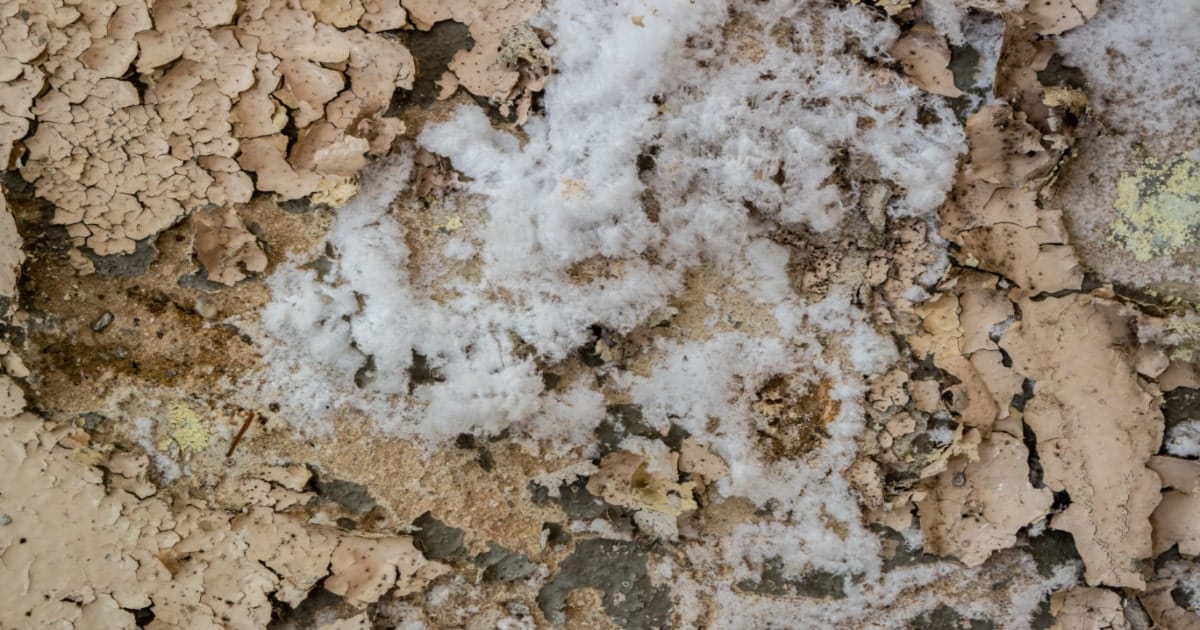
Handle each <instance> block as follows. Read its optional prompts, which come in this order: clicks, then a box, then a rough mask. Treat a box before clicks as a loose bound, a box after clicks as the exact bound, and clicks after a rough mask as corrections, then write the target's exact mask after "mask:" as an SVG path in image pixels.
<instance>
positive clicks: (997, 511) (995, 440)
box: [917, 431, 1054, 566]
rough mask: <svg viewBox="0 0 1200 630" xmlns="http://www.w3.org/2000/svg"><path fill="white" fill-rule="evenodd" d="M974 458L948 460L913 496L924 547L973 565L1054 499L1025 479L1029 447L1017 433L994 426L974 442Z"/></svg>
mask: <svg viewBox="0 0 1200 630" xmlns="http://www.w3.org/2000/svg"><path fill="white" fill-rule="evenodd" d="M978 454H979V459H978V460H976V461H970V460H969V459H968V458H966V457H955V458H953V459H952V460H950V462H949V465H948V466H947V468H946V470H944V471H942V472H941V473H940V474H939V475H938V476H937V477H936V478H934V479H933V480H932V484H930V486H929V487H928V494H926V496H925V498H924V499H922V500H920V501H918V502H917V513H918V517H919V518H920V521H921V533H922V536H923V541H924V550H925V552H926V553H932V554H936V555H952V556H955V557H957V558H958V559H959V560H961V561H962V562H963V563H964V564H966V565H967V566H978V565H980V564H983V562H984V561H985V560H987V558H988V556H990V555H991V554H992V552H994V551H998V550H1000V549H1006V548H1008V547H1011V546H1012V545H1013V544H1014V543H1015V542H1016V540H1017V535H1016V534H1017V530H1019V529H1020V528H1022V527H1024V526H1026V525H1029V524H1030V523H1033V522H1036V521H1038V520H1040V519H1041V518H1042V517H1044V516H1045V515H1046V514H1047V513H1048V512H1049V510H1050V505H1051V504H1052V503H1053V502H1054V496H1053V494H1052V493H1051V492H1050V491H1049V490H1047V489H1046V488H1040V489H1035V488H1034V487H1033V486H1031V485H1030V484H1029V468H1028V466H1027V465H1026V460H1027V458H1028V456H1029V451H1028V450H1027V449H1026V448H1025V445H1024V444H1023V443H1022V442H1021V440H1020V439H1018V438H1015V437H1013V436H1011V435H1008V434H1007V433H1002V432H999V431H996V432H994V433H992V434H991V436H989V437H988V438H987V439H985V440H984V441H983V442H982V443H981V444H980V445H979V448H978Z"/></svg>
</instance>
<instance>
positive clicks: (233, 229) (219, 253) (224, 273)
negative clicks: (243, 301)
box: [192, 206, 267, 286]
mask: <svg viewBox="0 0 1200 630" xmlns="http://www.w3.org/2000/svg"><path fill="white" fill-rule="evenodd" d="M193 226H194V227H195V236H194V237H193V239H192V247H193V249H194V251H195V255H196V259H197V260H199V261H200V264H201V265H203V266H204V270H205V271H206V272H207V274H208V279H209V280H210V281H212V282H219V283H221V284H224V285H227V286H232V285H234V284H236V283H237V282H238V281H239V280H243V279H245V278H246V276H247V275H248V274H251V273H260V272H262V271H265V270H266V268H267V255H266V254H265V253H264V252H263V250H262V247H260V246H259V244H258V239H256V238H255V237H254V235H253V234H251V233H250V231H249V230H247V229H246V226H245V225H243V224H242V220H241V218H240V217H238V214H237V211H236V210H235V209H234V208H233V207H232V206H229V207H225V208H212V209H206V210H201V211H199V212H197V213H196V214H195V216H194V217H193Z"/></svg>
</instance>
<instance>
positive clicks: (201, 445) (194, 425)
mask: <svg viewBox="0 0 1200 630" xmlns="http://www.w3.org/2000/svg"><path fill="white" fill-rule="evenodd" d="M167 424H168V425H169V427H170V431H171V439H172V440H174V441H175V445H176V446H178V447H179V450H180V451H182V452H184V453H199V452H201V451H203V450H204V449H206V448H208V445H209V443H211V442H212V433H211V432H210V431H209V427H208V423H207V422H205V421H204V418H202V417H201V416H200V414H199V413H196V411H195V410H194V409H192V408H191V407H190V406H188V404H187V403H186V402H183V401H182V400H174V401H171V402H170V403H168V404H167Z"/></svg>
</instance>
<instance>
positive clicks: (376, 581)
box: [325, 536, 449, 607]
mask: <svg viewBox="0 0 1200 630" xmlns="http://www.w3.org/2000/svg"><path fill="white" fill-rule="evenodd" d="M427 564H429V563H428V561H427V560H425V557H424V556H422V555H421V552H420V551H417V548H416V547H414V546H413V544H412V539H410V538H407V537H379V538H367V537H356V536H343V537H342V539H341V541H340V542H339V543H338V546H337V548H336V549H335V550H334V551H333V555H332V556H331V558H330V575H329V577H328V578H327V579H326V580H325V589H326V590H328V591H329V592H331V593H333V594H335V595H341V596H343V597H345V598H346V601H347V602H349V603H350V605H352V606H356V607H362V606H366V605H367V604H370V603H373V602H376V601H378V600H379V598H380V597H383V595H384V594H386V593H387V592H388V591H390V590H392V588H398V589H399V590H400V593H401V594H408V593H413V592H417V591H419V590H421V589H422V588H423V587H424V586H425V584H426V583H427V582H428V581H429V580H431V579H433V578H435V577H437V575H436V574H431V573H430V572H429V571H428V570H426V571H422V569H424V568H425V567H426V565H427ZM438 566H441V565H438ZM445 569H446V570H449V567H445Z"/></svg>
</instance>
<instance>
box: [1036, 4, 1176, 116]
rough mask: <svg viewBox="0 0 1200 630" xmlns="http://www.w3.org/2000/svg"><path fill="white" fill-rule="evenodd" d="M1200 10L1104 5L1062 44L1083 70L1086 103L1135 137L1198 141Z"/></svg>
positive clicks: (1067, 55)
mask: <svg viewBox="0 0 1200 630" xmlns="http://www.w3.org/2000/svg"><path fill="white" fill-rule="evenodd" d="M1197 23H1200V3H1198V2H1196V1H1195V0H1106V1H1105V2H1104V3H1103V4H1102V5H1101V10H1100V12H1099V13H1097V15H1096V17H1095V18H1094V19H1092V20H1090V21H1089V22H1088V23H1087V24H1084V25H1083V26H1081V27H1079V28H1077V29H1075V30H1072V31H1070V32H1068V33H1066V34H1065V35H1063V37H1062V41H1061V42H1059V51H1060V52H1061V53H1062V54H1063V56H1064V57H1065V58H1066V62H1067V63H1068V64H1069V65H1072V66H1076V67H1078V68H1080V69H1082V70H1083V72H1084V74H1085V75H1086V76H1087V78H1088V82H1089V83H1090V90H1089V96H1090V97H1091V100H1090V102H1089V103H1088V104H1089V105H1090V106H1091V107H1094V108H1095V109H1096V111H1097V112H1099V114H1100V116H1101V117H1102V118H1103V119H1104V120H1105V122H1107V123H1109V124H1111V125H1113V126H1114V127H1115V128H1116V129H1117V131H1119V132H1121V133H1125V134H1130V135H1137V134H1147V135H1160V134H1169V135H1176V136H1185V137H1186V136H1188V135H1192V136H1194V135H1195V134H1196V133H1197V126H1198V125H1200V64H1197V63H1196V61H1197V60H1196V51H1197V50H1200V27H1197Z"/></svg>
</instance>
